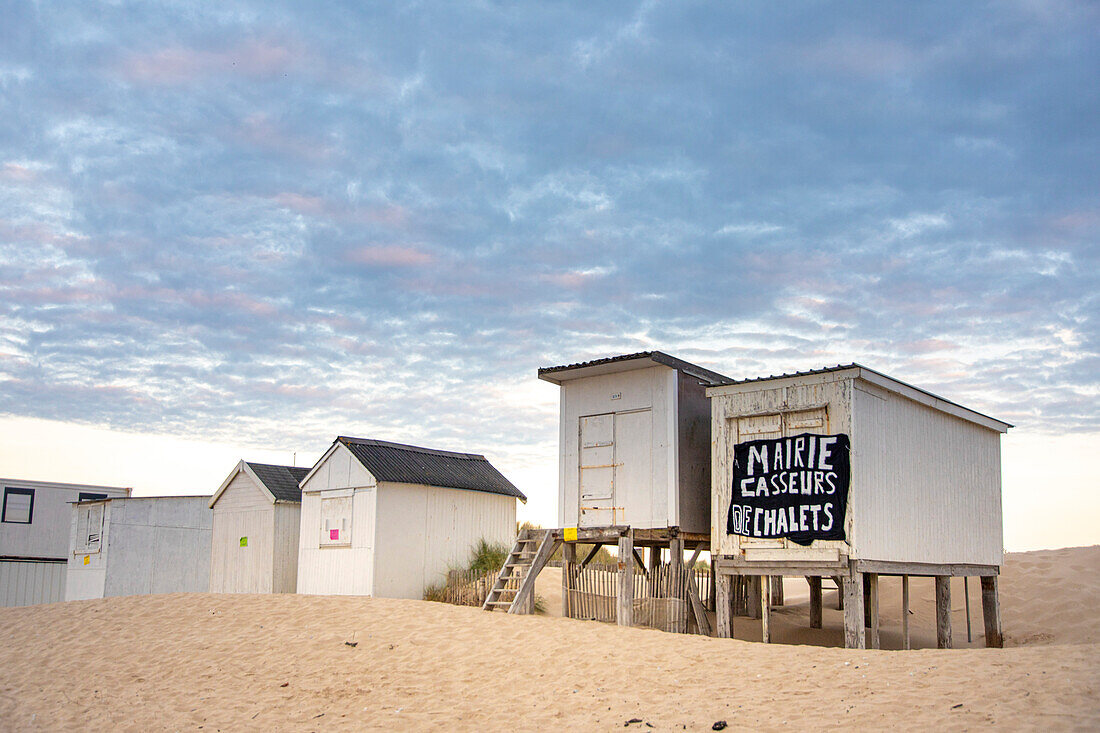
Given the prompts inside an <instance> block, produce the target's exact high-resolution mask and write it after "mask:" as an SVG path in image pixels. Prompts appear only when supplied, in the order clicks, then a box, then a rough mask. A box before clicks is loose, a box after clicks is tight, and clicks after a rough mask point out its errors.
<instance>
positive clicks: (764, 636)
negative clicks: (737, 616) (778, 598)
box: [760, 575, 772, 644]
mask: <svg viewBox="0 0 1100 733" xmlns="http://www.w3.org/2000/svg"><path fill="white" fill-rule="evenodd" d="M771 616H772V583H771V576H768V575H764V576H761V577H760V640H761V641H763V642H764V643H765V644H768V643H770V642H771V629H770V628H768V627H769V625H770V623H771Z"/></svg>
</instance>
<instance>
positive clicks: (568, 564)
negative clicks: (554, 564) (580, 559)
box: [561, 542, 577, 618]
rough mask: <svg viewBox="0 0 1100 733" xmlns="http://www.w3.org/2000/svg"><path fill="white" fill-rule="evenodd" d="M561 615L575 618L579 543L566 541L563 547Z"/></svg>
mask: <svg viewBox="0 0 1100 733" xmlns="http://www.w3.org/2000/svg"><path fill="white" fill-rule="evenodd" d="M561 559H562V563H561V615H562V616H565V617H566V618H573V612H574V609H573V605H574V604H573V599H572V596H573V589H574V588H575V587H576V572H577V545H576V543H574V542H566V543H565V544H564V545H562V548H561Z"/></svg>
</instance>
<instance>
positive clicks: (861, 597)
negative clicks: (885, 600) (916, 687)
mask: <svg viewBox="0 0 1100 733" xmlns="http://www.w3.org/2000/svg"><path fill="white" fill-rule="evenodd" d="M707 395H708V396H709V397H710V398H711V416H712V424H711V433H712V435H713V438H714V450H713V467H712V469H711V478H712V496H713V500H712V502H711V512H712V516H711V527H712V539H711V547H712V554H713V555H714V557H715V565H716V568H717V572H718V584H717V586H718V601H717V608H716V610H717V617H718V620H717V625H718V633H719V635H720V636H729V635H730V633H731V623H732V620H731V619H732V616H733V614H734V613H736V612H738V611H739V610H741V609H737V608H735V607H734V606H733V604H732V601H733V597H734V596H735V595H737V594H736V593H735V592H734V589H735V588H736V584H737V583H738V582H742V581H741V579H742V578H744V577H746V576H747V577H749V578H752V579H753V584H752V589H751V591H750V595H749V598H750V599H751V602H752V605H753V606H755V607H756V609H755V612H758V613H759V614H760V616H761V619H762V621H761V623H762V627H763V638H764V640H765V641H766V640H768V618H769V606H770V587H771V585H772V584H771V583H770V582H763V581H761V580H760V579H763V578H769V577H779V576H804V577H806V578H807V579H808V580H809V582H810V598H811V608H810V616H811V619H810V624H811V626H814V627H820V626H821V579H822V578H823V577H829V578H835V579H837V581H838V582H839V585H840V586H841V587H842V589H843V603H844V614H845V615H844V625H845V645H846V646H849V647H858V648H864V647H865V646H866V645H867V638H866V635H865V631H864V629H865V627H868V628H869V629H870V633H869V636H870V645H871V646H872V647H878V646H879V634H878V577H879V576H880V575H896V576H901V578H902V592H903V600H902V603H903V608H904V609H905V610H903V613H902V617H903V635H904V639H905V641H904V643H905V646H906V647H908V644H909V641H908V639H909V631H908V623H909V613H908V612H907V611H908V583H909V578H910V577H911V576H927V577H932V578H935V584H936V603H937V630H938V633H937V637H938V640H939V645H940V646H941V647H946V646H950V645H951V643H952V642H951V639H952V632H951V585H950V579H951V578H952V577H959V576H962V577H964V578H965V577H968V576H969V577H975V576H976V577H978V578H980V583H981V588H982V602H983V607H984V612H985V630H986V643H987V645H989V646H1000V644H1001V622H1000V609H999V605H998V598H997V575H998V573H999V569H1000V566H1001V563H1002V553H1003V550H1002V547H1003V542H1002V527H1001V454H1000V437H1001V434H1002V433H1004V432H1006V431H1007V430H1008V429H1009V428H1010V427H1011V426H1010V425H1009V424H1008V423H1005V422H1003V421H1001V420H997V419H995V418H992V417H989V416H987V415H983V414H981V413H979V412H977V411H975V410H971V409H969V408H966V407H963V406H962V405H959V404H956V403H954V402H951V401H949V400H946V399H943V398H942V397H937V396H936V395H934V394H932V393H930V392H927V391H925V390H923V389H919V388H917V387H913V386H911V385H909V384H906V383H904V382H901V381H899V380H897V379H894V378H892V377H888V376H886V375H885V374H882V373H880V372H876V371H874V370H873V369H868V368H867V367H864V366H860V365H859V364H850V365H847V366H837V367H833V368H828V369H819V370H814V371H806V372H798V373H794V374H785V375H782V376H778V377H768V378H761V379H745V380H739V381H734V380H730V381H729V382H728V383H727V384H724V385H720V386H712V387H710V388H709V389H707ZM968 601H969V599H968ZM755 612H754V613H755Z"/></svg>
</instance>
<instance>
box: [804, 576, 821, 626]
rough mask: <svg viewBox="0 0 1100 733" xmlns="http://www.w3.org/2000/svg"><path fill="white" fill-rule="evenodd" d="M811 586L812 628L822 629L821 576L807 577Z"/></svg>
mask: <svg viewBox="0 0 1100 733" xmlns="http://www.w3.org/2000/svg"><path fill="white" fill-rule="evenodd" d="M806 580H807V582H809V584H810V628H811V629H820V628H821V576H820V575H810V576H807V577H806Z"/></svg>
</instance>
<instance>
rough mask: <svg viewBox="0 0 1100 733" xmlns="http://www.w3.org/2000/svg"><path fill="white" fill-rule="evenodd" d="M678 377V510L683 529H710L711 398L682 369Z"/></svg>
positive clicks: (706, 530)
mask: <svg viewBox="0 0 1100 733" xmlns="http://www.w3.org/2000/svg"><path fill="white" fill-rule="evenodd" d="M676 376H677V379H678V398H677V402H678V405H677V420H676V424H677V425H678V426H679V434H678V436H677V444H678V445H679V456H678V458H679V470H678V472H677V473H678V477H679V479H678V480H679V491H678V492H677V493H678V494H679V497H678V502H679V512H678V516H677V517H676V524H677V526H679V527H680V529H681V530H683V531H685V532H698V533H700V534H706V533H708V532H710V400H709V399H707V393H706V389H705V388H704V387H703V385H701V384H699V380H698V379H697V378H695V377H692V376H689V375H687V374H684V373H682V372H677V373H676Z"/></svg>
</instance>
